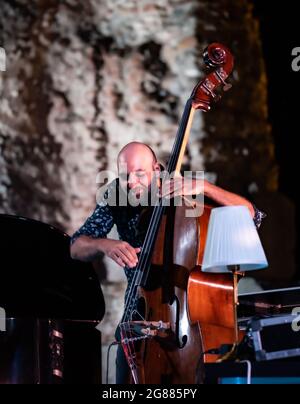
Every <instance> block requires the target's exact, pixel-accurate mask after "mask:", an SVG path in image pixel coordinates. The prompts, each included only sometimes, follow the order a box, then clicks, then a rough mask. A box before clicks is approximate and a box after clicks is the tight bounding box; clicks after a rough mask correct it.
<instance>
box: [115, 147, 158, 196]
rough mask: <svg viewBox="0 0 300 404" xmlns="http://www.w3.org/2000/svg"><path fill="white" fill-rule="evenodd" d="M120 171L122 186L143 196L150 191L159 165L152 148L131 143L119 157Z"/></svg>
mask: <svg viewBox="0 0 300 404" xmlns="http://www.w3.org/2000/svg"><path fill="white" fill-rule="evenodd" d="M118 171H119V179H120V182H121V185H122V186H124V187H125V186H127V187H129V189H131V190H132V191H134V192H136V194H137V195H142V194H143V193H145V192H146V191H147V190H148V189H149V187H150V185H151V183H152V180H153V178H154V173H155V171H159V164H158V163H157V160H156V156H155V154H154V152H153V150H152V149H151V147H149V146H148V145H146V144H144V143H140V142H131V143H128V144H127V145H126V146H124V147H123V149H122V150H121V151H120V153H119V155H118Z"/></svg>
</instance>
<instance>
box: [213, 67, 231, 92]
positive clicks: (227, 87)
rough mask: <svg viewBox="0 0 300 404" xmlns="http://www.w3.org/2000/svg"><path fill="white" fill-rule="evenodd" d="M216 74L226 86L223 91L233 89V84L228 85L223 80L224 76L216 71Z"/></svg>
mask: <svg viewBox="0 0 300 404" xmlns="http://www.w3.org/2000/svg"><path fill="white" fill-rule="evenodd" d="M215 74H216V76H217V77H218V79H219V80H220V81H221V83H222V84H223V85H224V87H223V91H228V90H230V89H231V87H232V84H230V83H227V82H226V81H225V80H224V79H223V77H222V75H221V74H220V73H219V72H218V71H215Z"/></svg>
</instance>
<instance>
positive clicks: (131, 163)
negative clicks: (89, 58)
mask: <svg viewBox="0 0 300 404" xmlns="http://www.w3.org/2000/svg"><path fill="white" fill-rule="evenodd" d="M117 164H118V174H119V178H118V179H117V180H114V181H113V182H111V183H110V184H108V185H107V189H106V192H105V194H104V195H103V197H102V199H101V200H99V201H98V203H97V206H96V208H95V210H94V212H93V213H92V215H91V216H90V217H89V218H87V220H86V222H85V223H84V224H83V225H82V227H80V229H79V230H77V231H76V232H75V233H74V235H73V236H72V240H71V256H72V258H74V259H77V260H81V261H93V260H95V259H97V258H98V257H99V256H101V255H102V254H105V255H107V256H108V257H110V258H111V259H113V260H114V261H115V262H116V263H117V264H118V265H120V266H121V267H122V268H124V271H125V275H126V277H127V280H128V286H127V289H126V292H125V298H126V295H127V293H128V290H129V288H130V285H131V282H132V279H133V274H134V270H135V268H136V265H137V263H138V254H139V252H140V249H141V246H142V242H143V240H142V239H141V237H139V236H137V232H136V229H137V225H138V221H139V218H140V214H141V211H142V209H143V203H142V201H143V202H145V200H146V199H147V198H148V196H149V195H150V194H151V190H153V188H154V189H156V188H157V189H158V190H159V189H160V190H161V189H162V188H161V185H160V178H161V177H160V170H161V166H160V164H159V163H158V161H157V159H156V156H155V154H154V152H153V150H152V149H151V148H150V147H149V146H147V145H146V144H143V143H140V142H132V143H129V144H127V145H126V146H125V147H123V149H122V150H121V151H120V153H119V155H118V161H117ZM123 167H126V170H127V171H126V173H125V175H124V172H123ZM121 189H122V190H123V191H121ZM124 190H125V192H128V193H130V194H131V195H134V197H135V198H134V199H135V200H137V201H139V200H140V201H141V203H140V204H139V203H138V204H136V203H135V205H136V206H130V205H129V206H118V205H117V206H111V204H110V203H109V199H110V196H111V195H113V194H114V193H115V192H116V191H117V192H124ZM197 194H202V195H204V196H205V197H207V198H209V199H211V200H213V201H214V202H215V203H216V204H218V205H224V206H230V205H244V206H246V207H248V209H249V211H250V214H251V215H252V217H253V220H254V222H255V225H256V226H257V227H259V226H260V223H261V221H262V218H263V217H264V214H263V213H262V212H260V211H259V210H258V209H257V208H256V207H255V206H253V205H252V204H251V202H249V201H248V200H247V199H245V198H243V197H241V196H239V195H236V194H234V193H231V192H228V191H225V190H224V189H221V188H220V187H217V186H215V185H213V184H211V183H209V182H208V181H206V180H203V179H201V180H197V179H194V178H190V179H186V178H185V179H184V181H183V180H182V177H175V178H174V179H169V180H166V182H165V184H164V187H163V192H162V193H161V196H163V197H165V198H174V197H176V196H183V197H186V196H191V195H197ZM144 206H145V205H144ZM114 225H116V227H117V231H118V234H119V240H112V239H108V238H107V235H108V233H109V232H110V230H111V229H112V227H113V226H114ZM128 372H129V368H128V366H127V362H126V359H125V356H124V353H123V350H122V348H121V346H119V347H118V352H117V372H116V383H117V384H123V383H126V381H127V380H128Z"/></svg>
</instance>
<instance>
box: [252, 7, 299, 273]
mask: <svg viewBox="0 0 300 404" xmlns="http://www.w3.org/2000/svg"><path fill="white" fill-rule="evenodd" d="M299 9H300V7H299V5H297V2H295V1H291V0H287V1H285V2H284V3H281V2H268V1H264V0H263V1H262V0H254V13H255V15H256V16H257V17H258V19H259V22H260V31H261V39H262V46H263V53H264V56H265V63H266V70H267V77H268V104H269V121H270V123H271V125H272V135H273V138H274V143H275V152H276V160H277V163H278V165H279V191H280V192H281V193H283V194H284V195H286V196H287V197H289V198H290V199H291V200H292V201H293V202H294V203H295V207H296V229H297V233H296V252H295V256H296V268H297V270H296V274H295V276H294V280H299V279H300V270H299V260H300V254H299V251H300V246H299V242H300V241H299V220H300V219H299V207H300V206H299V205H300V201H299V192H298V183H299V180H298V172H299V168H298V162H299V150H298V144H299V139H298V136H299V112H300V111H299V94H300V72H294V71H293V70H292V67H291V63H292V60H293V56H292V55H291V53H292V49H293V48H295V47H299V46H300V35H299V15H300V11H299ZM282 226H284V223H282ZM283 242H285V240H283Z"/></svg>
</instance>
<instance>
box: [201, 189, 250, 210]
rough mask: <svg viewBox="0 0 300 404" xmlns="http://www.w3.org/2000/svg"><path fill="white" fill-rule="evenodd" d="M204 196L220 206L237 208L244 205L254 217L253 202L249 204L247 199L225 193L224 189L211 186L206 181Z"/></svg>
mask: <svg viewBox="0 0 300 404" xmlns="http://www.w3.org/2000/svg"><path fill="white" fill-rule="evenodd" d="M204 195H205V196H207V197H208V198H210V199H212V200H214V201H216V202H217V203H219V204H220V205H224V206H232V205H233V206H235V205H243V206H247V208H248V209H249V211H250V213H251V216H252V217H254V214H255V212H254V208H253V205H252V203H251V202H249V201H248V200H247V199H246V198H243V197H242V196H239V195H237V194H234V193H232V192H228V191H225V190H224V189H222V188H220V187H217V186H216V185H213V184H211V183H210V182H208V181H204Z"/></svg>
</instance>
